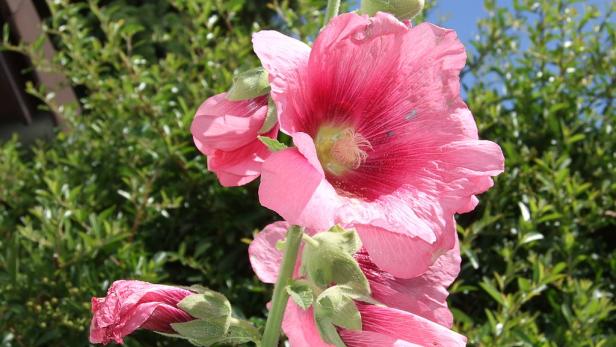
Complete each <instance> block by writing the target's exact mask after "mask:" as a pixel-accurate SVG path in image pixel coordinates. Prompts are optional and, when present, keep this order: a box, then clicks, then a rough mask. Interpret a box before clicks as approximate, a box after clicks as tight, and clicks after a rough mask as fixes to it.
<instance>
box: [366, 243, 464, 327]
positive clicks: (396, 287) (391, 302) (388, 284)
mask: <svg viewBox="0 0 616 347" xmlns="http://www.w3.org/2000/svg"><path fill="white" fill-rule="evenodd" d="M455 242H456V243H455V246H454V247H453V249H451V250H450V251H448V252H447V253H445V254H444V255H442V256H440V257H439V258H438V259H437V260H436V262H435V263H434V264H433V265H432V266H430V267H429V268H428V271H426V272H425V273H424V274H422V275H421V276H418V277H415V278H410V279H402V278H397V277H394V276H392V275H391V274H389V273H387V272H385V271H383V270H381V269H380V268H379V267H378V266H376V264H374V263H373V262H372V260H371V258H370V256H369V255H368V254H367V253H365V252H363V251H360V252H359V253H357V254H356V255H355V257H356V259H357V260H358V262H359V264H360V267H361V268H362V271H363V272H364V274H366V277H367V278H368V281H369V282H370V287H371V288H372V295H373V297H374V298H375V299H376V300H378V301H379V302H381V303H383V304H385V305H387V306H389V307H392V308H397V309H400V310H403V311H408V312H411V313H414V314H417V315H419V316H422V317H424V318H427V319H429V320H431V321H434V322H437V323H439V324H441V325H443V326H445V327H448V328H451V326H452V323H453V316H452V314H451V312H450V311H449V309H448V308H447V296H448V295H449V293H448V292H447V287H449V285H451V283H452V282H453V281H454V279H455V278H456V276H457V275H458V273H459V271H460V251H459V246H458V244H457V238H456V240H455Z"/></svg>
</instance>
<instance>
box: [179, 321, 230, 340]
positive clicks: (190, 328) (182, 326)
mask: <svg viewBox="0 0 616 347" xmlns="http://www.w3.org/2000/svg"><path fill="white" fill-rule="evenodd" d="M171 328H173V330H175V331H176V332H177V333H178V334H179V335H181V336H182V337H183V338H187V339H189V340H208V339H217V338H220V337H222V336H225V335H226V334H227V331H228V330H229V324H228V323H227V322H226V321H221V320H220V319H212V320H209V319H195V320H192V321H188V322H184V323H171Z"/></svg>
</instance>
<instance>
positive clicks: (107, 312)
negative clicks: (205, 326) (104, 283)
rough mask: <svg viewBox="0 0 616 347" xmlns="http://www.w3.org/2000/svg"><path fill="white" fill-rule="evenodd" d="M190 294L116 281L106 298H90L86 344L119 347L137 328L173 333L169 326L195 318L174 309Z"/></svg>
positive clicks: (174, 288)
mask: <svg viewBox="0 0 616 347" xmlns="http://www.w3.org/2000/svg"><path fill="white" fill-rule="evenodd" d="M191 294H193V293H192V292H191V291H189V290H187V289H183V288H178V287H172V286H165V285H158V284H151V283H147V282H141V281H123V280H122V281H116V282H114V283H113V284H112V285H111V288H109V290H108V291H107V296H106V297H104V298H92V314H93V317H92V323H91V324H90V342H91V343H103V344H107V343H109V342H112V341H115V342H116V343H119V344H121V343H123V342H124V341H123V340H124V337H125V336H127V335H130V334H132V333H133V332H134V331H135V330H137V329H146V330H152V331H156V332H160V333H174V332H175V331H174V330H173V328H172V327H171V324H173V323H182V322H188V321H191V320H194V319H195V318H193V317H192V316H190V315H189V314H188V313H186V312H184V311H183V310H182V309H180V308H178V306H177V304H178V303H179V302H180V301H182V300H183V299H184V298H185V297H187V296H189V295H191Z"/></svg>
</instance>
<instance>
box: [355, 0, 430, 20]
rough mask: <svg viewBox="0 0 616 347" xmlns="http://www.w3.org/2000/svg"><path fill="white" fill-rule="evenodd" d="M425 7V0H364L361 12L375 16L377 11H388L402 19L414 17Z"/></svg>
mask: <svg viewBox="0 0 616 347" xmlns="http://www.w3.org/2000/svg"><path fill="white" fill-rule="evenodd" d="M423 7H424V0H362V2H361V6H360V8H359V13H361V14H367V15H370V16H374V15H375V14H376V13H377V12H379V11H381V12H388V13H391V14H393V15H394V16H396V17H397V18H398V19H400V20H405V19H412V18H413V17H415V16H417V15H418V14H419V13H421V11H422V10H423Z"/></svg>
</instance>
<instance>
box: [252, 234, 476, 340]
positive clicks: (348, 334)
mask: <svg viewBox="0 0 616 347" xmlns="http://www.w3.org/2000/svg"><path fill="white" fill-rule="evenodd" d="M288 226H289V224H288V223H286V222H276V223H274V224H270V225H268V226H267V227H265V228H264V229H263V231H262V232H260V233H259V234H257V236H256V237H255V240H254V241H253V242H252V243H251V245H250V248H249V254H250V262H251V265H252V268H253V269H254V271H255V273H256V274H257V276H258V277H259V279H260V280H261V281H263V282H265V283H274V282H275V281H276V278H277V276H278V269H279V267H280V262H281V260H282V254H281V252H280V251H279V250H278V249H277V248H276V243H277V242H278V241H280V240H283V239H284V237H285V230H286V228H287V227H288ZM455 242H456V245H455V247H454V248H453V249H452V250H450V251H448V252H447V253H445V254H444V255H441V256H440V257H439V258H438V259H437V261H436V262H435V263H434V264H433V265H432V266H430V267H429V268H428V270H427V271H426V272H425V273H424V274H422V275H420V276H418V277H415V278H411V279H400V278H396V277H395V276H393V275H392V274H390V273H387V272H386V271H383V270H382V269H380V268H379V267H378V266H376V265H375V264H374V263H373V262H372V260H371V259H370V256H369V255H368V254H367V253H366V252H365V250H363V249H362V250H360V251H359V252H357V253H356V254H355V256H354V257H355V259H356V260H357V262H358V264H359V267H360V268H361V270H362V272H363V273H364V275H365V276H366V278H367V279H368V282H369V284H370V289H371V292H372V297H373V298H374V299H376V300H377V301H379V302H380V303H382V304H384V305H386V307H383V306H375V305H367V304H361V303H357V307H358V309H359V311H360V313H361V317H362V331H350V330H345V329H339V334H340V336H341V338H342V340H343V341H344V342H345V344H346V345H347V346H348V347H364V346H365V347H367V346H383V347H388V346H390V347H394V346H396V347H398V346H416V345H420V346H444V347H450V346H464V345H465V344H466V338H465V337H464V336H462V335H459V334H457V333H455V332H453V331H451V330H449V328H451V326H452V315H451V312H450V311H449V309H448V308H447V296H448V292H447V287H448V286H449V285H450V284H451V283H452V282H453V280H454V279H455V278H456V276H457V275H458V273H459V271H460V254H459V247H458V245H457V239H456V240H455ZM299 266H300V264H296V271H295V275H294V277H295V278H299V277H300V274H299V271H297V269H298V268H299ZM283 330H284V332H285V334H286V335H287V336H288V337H289V340H290V343H291V346H293V347H313V346H317V347H320V346H329V345H328V344H326V343H324V342H323V341H322V339H321V337H320V335H319V332H318V329H317V327H316V324H315V320H314V318H313V309H312V308H310V309H308V310H303V309H302V308H300V307H299V306H298V305H297V304H296V303H295V302H294V301H293V300H289V303H288V306H287V309H286V312H285V317H284V321H283Z"/></svg>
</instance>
